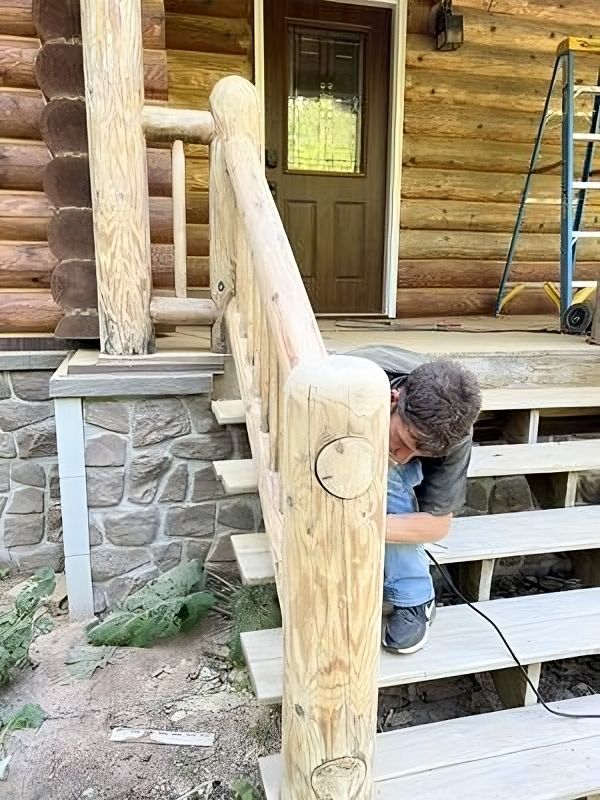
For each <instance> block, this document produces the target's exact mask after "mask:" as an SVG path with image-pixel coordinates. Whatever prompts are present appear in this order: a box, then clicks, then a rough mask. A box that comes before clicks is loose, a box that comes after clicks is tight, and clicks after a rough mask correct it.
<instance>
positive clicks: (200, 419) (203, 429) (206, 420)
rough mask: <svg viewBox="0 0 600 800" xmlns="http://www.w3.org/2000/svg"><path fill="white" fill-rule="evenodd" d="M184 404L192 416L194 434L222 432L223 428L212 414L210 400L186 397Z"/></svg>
mask: <svg viewBox="0 0 600 800" xmlns="http://www.w3.org/2000/svg"><path fill="white" fill-rule="evenodd" d="M184 403H185V406H186V408H187V410H188V414H189V415H190V420H191V422H192V429H193V431H194V433H210V432H211V431H218V430H221V426H220V425H219V423H218V422H217V420H216V418H215V415H214V414H213V413H212V408H211V401H210V398H208V397H186V398H185V400H184Z"/></svg>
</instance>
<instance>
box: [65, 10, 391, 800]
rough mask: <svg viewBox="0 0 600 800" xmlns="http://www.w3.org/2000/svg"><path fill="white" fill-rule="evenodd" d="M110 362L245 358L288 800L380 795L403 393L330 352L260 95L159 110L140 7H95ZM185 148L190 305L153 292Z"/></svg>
mask: <svg viewBox="0 0 600 800" xmlns="http://www.w3.org/2000/svg"><path fill="white" fill-rule="evenodd" d="M80 7H81V18H82V30H83V50H84V66H85V73H86V76H85V77H86V100H87V118H88V136H89V142H90V148H89V154H90V174H91V183H92V199H93V210H94V235H95V249H96V263H97V279H98V300H99V302H98V313H99V318H100V332H101V344H102V350H103V352H106V353H111V354H115V355H125V354H137V353H144V352H147V349H148V348H149V346H151V340H152V322H153V321H154V322H161V321H162V322H168V323H170V324H175V325H177V324H182V323H183V322H188V323H190V324H194V323H197V322H199V321H200V320H202V321H203V322H205V323H210V324H212V333H213V349H214V350H217V351H224V350H225V347H226V339H227V342H228V345H229V347H230V348H231V352H232V354H233V357H234V360H235V366H236V370H237V375H238V380H239V384H240V391H241V395H242V398H243V401H244V405H245V409H246V421H247V428H248V435H249V439H250V444H251V448H252V456H253V460H254V465H255V468H256V472H257V476H258V490H259V493H260V498H261V504H262V509H263V516H264V520H265V528H266V530H267V533H268V536H269V539H270V542H271V547H272V551H273V558H274V562H275V565H276V574H277V586H278V591H279V598H280V602H281V607H282V616H283V630H284V688H283V728H282V739H283V741H282V750H283V757H284V765H285V770H284V779H283V784H282V790H281V797H282V798H283V800H312V799H313V798H314V800H325V798H329V799H330V800H372V797H373V779H372V762H373V751H374V742H375V732H376V714H377V674H378V662H379V652H380V645H379V639H380V630H381V595H382V583H383V548H384V531H385V481H386V471H387V451H388V442H387V440H388V427H389V384H388V382H387V379H386V377H385V374H384V373H383V372H382V371H381V370H380V369H379V368H378V367H377V366H375V365H374V364H372V363H370V362H367V361H363V360H361V359H356V358H350V357H344V356H333V357H329V356H328V354H327V352H326V349H325V346H324V344H323V340H322V338H321V334H320V331H319V328H318V325H317V323H316V320H315V317H314V314H313V311H312V308H311V306H310V302H309V300H308V296H307V294H306V291H305V288H304V285H303V282H302V279H301V277H300V273H299V271H298V267H297V265H296V262H295V259H294V255H293V253H292V249H291V247H290V244H289V242H288V240H287V237H286V234H285V230H284V228H283V224H282V222H281V219H280V217H279V214H278V212H277V209H276V207H275V204H274V201H273V198H272V196H271V193H270V191H269V188H268V185H267V182H266V179H265V174H264V169H263V166H262V163H261V152H262V148H263V144H262V142H261V141H260V132H259V131H260V118H259V107H258V99H257V94H256V91H255V89H254V87H253V86H252V85H251V84H250V83H248V82H247V81H245V80H244V79H242V78H239V77H233V76H232V77H229V78H225V79H224V80H222V81H220V82H219V83H218V84H217V85H216V86H215V88H214V90H213V92H212V95H211V100H210V106H211V109H210V112H209V111H199V110H179V109H170V108H165V107H159V106H148V105H146V106H144V104H143V63H142V47H141V28H140V0H129V2H127V3H120V4H115V3H114V2H113V0H93V2H92V0H81V4H80ZM144 137H145V138H146V140H147V141H149V142H153V143H156V142H162V143H165V142H179V144H175V146H174V149H173V152H172V164H173V168H174V169H173V176H174V181H175V182H176V185H175V187H174V190H175V191H174V193H173V194H174V197H173V208H174V228H175V230H174V240H175V246H176V262H177V263H178V264H179V268H178V272H177V275H176V279H175V287H176V296H175V297H158V296H154V294H153V292H152V282H151V266H150V237H149V219H148V217H149V213H148V207H149V204H148V186H147V174H146V157H145V155H146V154H145V141H144ZM181 142H193V143H201V144H209V145H210V187H209V188H210V191H209V222H210V273H211V294H212V299H211V300H196V299H191V298H187V297H185V296H182V295H183V294H184V293H185V289H184V285H183V284H184V276H183V275H182V263H183V261H182V255H183V258H185V252H184V248H183V236H182V235H181V234H182V231H181V228H182V226H183V224H184V222H185V207H184V206H185V193H184V191H183V187H182V186H181V183H180V182H181V181H183V180H184V178H183V177H182V176H183V174H184V164H183V158H182V155H183V154H182V147H181V144H180V143H181Z"/></svg>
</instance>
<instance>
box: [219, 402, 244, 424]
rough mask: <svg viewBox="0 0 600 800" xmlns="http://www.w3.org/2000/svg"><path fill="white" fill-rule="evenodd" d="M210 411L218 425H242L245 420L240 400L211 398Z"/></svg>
mask: <svg viewBox="0 0 600 800" xmlns="http://www.w3.org/2000/svg"><path fill="white" fill-rule="evenodd" d="M212 411H213V414H214V415H215V417H216V419H217V422H218V423H219V425H242V424H244V423H245V422H246V412H245V411H244V403H243V401H242V400H213V402H212Z"/></svg>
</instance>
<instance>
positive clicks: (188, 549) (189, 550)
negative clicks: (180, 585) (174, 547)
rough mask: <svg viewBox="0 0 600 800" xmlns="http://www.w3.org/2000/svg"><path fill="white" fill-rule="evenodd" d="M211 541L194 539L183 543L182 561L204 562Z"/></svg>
mask: <svg viewBox="0 0 600 800" xmlns="http://www.w3.org/2000/svg"><path fill="white" fill-rule="evenodd" d="M210 546H211V540H210V539H196V540H195V541H194V540H190V541H188V542H186V543H185V556H184V559H183V560H184V561H192V560H193V559H195V558H197V559H198V561H200V562H202V563H203V564H204V562H205V561H206V557H207V555H208V552H209V550H210Z"/></svg>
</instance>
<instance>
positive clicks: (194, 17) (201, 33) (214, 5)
mask: <svg viewBox="0 0 600 800" xmlns="http://www.w3.org/2000/svg"><path fill="white" fill-rule="evenodd" d="M250 6H251V3H250V4H249V2H248V0H165V11H166V25H165V40H166V47H167V64H168V75H169V105H170V106H178V107H182V108H198V109H207V108H208V99H209V96H210V93H211V91H212V88H213V86H214V85H215V83H217V81H219V80H220V79H221V78H224V77H225V76H226V75H242V76H243V77H245V78H248V79H252V72H253V68H252V47H251V29H250V22H249V19H250ZM185 154H186V200H187V223H188V224H187V267H188V277H187V283H188V289H189V292H188V293H189V294H190V295H194V294H201V293H203V292H204V291H206V289H207V288H208V285H209V277H208V148H207V147H205V146H203V145H187V144H186V145H185ZM171 241H172V239H171Z"/></svg>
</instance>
